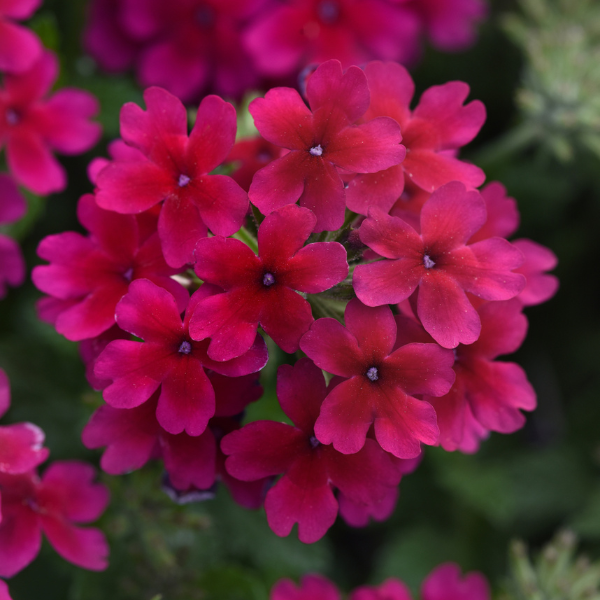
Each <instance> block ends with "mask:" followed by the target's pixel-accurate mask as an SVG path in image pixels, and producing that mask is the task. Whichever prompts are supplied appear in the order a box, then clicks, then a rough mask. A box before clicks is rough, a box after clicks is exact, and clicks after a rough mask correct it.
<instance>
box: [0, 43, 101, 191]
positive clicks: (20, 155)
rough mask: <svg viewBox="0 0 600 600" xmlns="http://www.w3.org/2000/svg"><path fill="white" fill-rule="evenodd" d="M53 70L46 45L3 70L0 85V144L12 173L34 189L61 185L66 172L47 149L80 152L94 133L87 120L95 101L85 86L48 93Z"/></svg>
mask: <svg viewBox="0 0 600 600" xmlns="http://www.w3.org/2000/svg"><path fill="white" fill-rule="evenodd" d="M57 75H58V61H57V59H56V57H55V56H54V54H52V53H51V52H49V51H45V52H44V53H43V54H42V55H41V56H40V58H39V59H38V60H37V61H36V62H35V63H34V64H33V65H32V67H31V68H30V69H28V70H27V71H24V72H23V73H19V74H11V75H6V76H5V77H4V88H3V89H2V88H0V149H1V148H2V147H3V146H4V145H5V144H6V156H7V160H8V166H9V169H10V170H11V172H12V174H13V175H14V177H15V179H16V180H17V181H18V182H19V183H20V184H21V185H23V186H24V187H26V188H28V189H30V190H31V191H33V192H35V193H36V194H41V195H46V194H50V193H52V192H59V191H61V190H63V189H64V188H65V187H66V185H67V182H66V174H65V171H64V169H63V167H62V166H61V165H60V163H59V162H58V161H57V160H56V158H55V157H54V155H53V154H52V151H53V150H55V151H57V152H60V153H61V154H81V153H82V152H85V151H86V150H89V149H90V148H91V147H92V146H93V145H94V144H95V143H96V142H97V141H98V139H99V137H100V134H101V128H100V125H98V124H97V123H92V122H90V118H91V117H93V116H94V115H95V114H96V113H97V112H98V102H97V100H96V99H95V98H94V96H92V95H91V94H90V93H88V92H84V91H82V90H78V89H75V88H63V89H61V90H59V91H58V92H56V93H55V94H53V95H52V96H50V97H48V98H47V94H48V92H49V90H50V88H51V86H52V84H53V83H54V82H55V80H56V78H57Z"/></svg>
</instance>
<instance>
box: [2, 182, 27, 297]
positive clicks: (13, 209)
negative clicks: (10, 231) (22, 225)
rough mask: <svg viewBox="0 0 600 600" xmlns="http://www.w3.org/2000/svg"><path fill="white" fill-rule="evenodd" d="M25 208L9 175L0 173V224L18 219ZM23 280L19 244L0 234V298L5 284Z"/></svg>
mask: <svg viewBox="0 0 600 600" xmlns="http://www.w3.org/2000/svg"><path fill="white" fill-rule="evenodd" d="M26 210H27V205H26V203H25V198H23V196H21V194H20V193H19V190H18V189H17V186H16V185H15V182H14V181H13V179H12V178H11V177H9V176H8V175H5V174H4V173H0V225H4V224H5V223H12V222H13V221H17V220H18V219H20V218H21V217H22V216H23V215H24V214H25V211H26ZM24 280H25V260H24V259H23V255H22V253H21V248H19V244H17V242H15V240H13V239H12V238H9V237H8V236H5V235H0V298H4V296H6V293H7V289H6V288H7V285H10V286H18V285H21V284H22V283H23V281H24Z"/></svg>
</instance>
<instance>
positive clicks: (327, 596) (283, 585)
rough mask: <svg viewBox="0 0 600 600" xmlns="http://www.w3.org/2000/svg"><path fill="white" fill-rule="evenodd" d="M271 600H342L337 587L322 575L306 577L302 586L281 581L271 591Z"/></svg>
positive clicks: (285, 580)
mask: <svg viewBox="0 0 600 600" xmlns="http://www.w3.org/2000/svg"><path fill="white" fill-rule="evenodd" d="M269 599H270V600H340V599H341V596H340V592H339V591H338V589H337V587H336V586H335V585H334V584H333V583H331V581H329V579H326V578H325V577H322V576H321V575H305V576H304V577H303V578H302V580H301V582H300V586H299V587H296V585H295V584H294V582H293V581H292V580H291V579H280V580H279V581H278V582H277V583H276V584H275V585H274V586H273V588H272V589H271V595H270V596H269Z"/></svg>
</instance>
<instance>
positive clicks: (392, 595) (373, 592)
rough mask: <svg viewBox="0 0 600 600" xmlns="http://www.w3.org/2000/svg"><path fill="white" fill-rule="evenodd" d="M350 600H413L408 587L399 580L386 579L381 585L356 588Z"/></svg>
mask: <svg viewBox="0 0 600 600" xmlns="http://www.w3.org/2000/svg"><path fill="white" fill-rule="evenodd" d="M348 600H412V595H411V593H410V590H409V589H408V586H407V585H406V584H405V583H404V582H402V581H400V580H399V579H393V578H390V579H386V580H385V581H384V582H383V583H382V584H381V585H378V586H377V587H375V586H370V585H364V586H361V587H359V588H356V589H355V590H354V591H353V592H352V593H351V594H350V596H349V597H348Z"/></svg>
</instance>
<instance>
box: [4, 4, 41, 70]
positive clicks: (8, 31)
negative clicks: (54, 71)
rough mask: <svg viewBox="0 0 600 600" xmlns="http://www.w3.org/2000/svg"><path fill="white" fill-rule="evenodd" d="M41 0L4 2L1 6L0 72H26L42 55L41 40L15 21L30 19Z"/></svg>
mask: <svg viewBox="0 0 600 600" xmlns="http://www.w3.org/2000/svg"><path fill="white" fill-rule="evenodd" d="M40 3H41V0H8V1H7V0H4V1H3V2H2V3H1V4H0V71H8V72H9V73H12V72H17V71H26V70H27V69H29V68H31V66H32V65H33V63H34V62H35V61H36V60H37V59H38V58H39V56H40V54H41V53H42V44H41V42H40V40H39V38H38V37H37V36H36V35H35V33H33V31H31V30H30V29H27V28H25V27H21V26H20V25H17V24H16V23H15V22H14V21H22V20H24V19H29V17H31V15H32V14H33V13H34V12H35V11H36V10H37V8H38V6H39V5H40Z"/></svg>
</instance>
